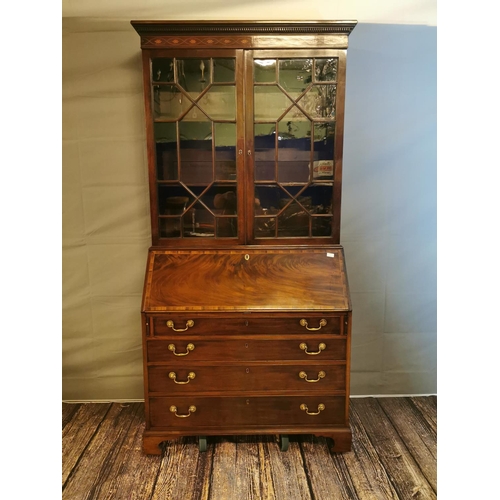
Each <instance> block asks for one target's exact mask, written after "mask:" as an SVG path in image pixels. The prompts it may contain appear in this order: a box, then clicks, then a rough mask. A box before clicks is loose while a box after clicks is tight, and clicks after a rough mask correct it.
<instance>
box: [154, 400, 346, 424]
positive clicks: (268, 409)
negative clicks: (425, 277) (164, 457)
mask: <svg viewBox="0 0 500 500" xmlns="http://www.w3.org/2000/svg"><path fill="white" fill-rule="evenodd" d="M149 420H150V426H151V427H169V428H175V429H180V428H184V429H186V428H189V429H195V428H197V427H227V426H230V427H234V426H240V425H245V426H249V427H252V426H271V425H272V426H281V425H284V426H292V425H293V426H296V425H298V426H301V425H302V426H305V427H306V426H307V427H310V426H311V425H317V424H321V425H336V424H344V423H345V396H269V397H250V398H244V397H227V398H221V397H217V398H216V397H212V398H211V397H189V396H188V397H175V396H174V397H158V398H155V397H153V398H150V399H149Z"/></svg>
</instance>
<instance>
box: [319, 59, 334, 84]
mask: <svg viewBox="0 0 500 500" xmlns="http://www.w3.org/2000/svg"><path fill="white" fill-rule="evenodd" d="M315 64H316V67H315V78H316V81H317V82H336V81H337V66H338V59H337V58H336V57H334V58H328V59H316V60H315Z"/></svg>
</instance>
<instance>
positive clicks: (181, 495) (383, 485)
mask: <svg viewBox="0 0 500 500" xmlns="http://www.w3.org/2000/svg"><path fill="white" fill-rule="evenodd" d="M436 404H437V401H436V398H435V397H432V396H427V397H424V396H421V397H411V398H410V397H398V398H393V397H391V398H353V399H352V401H351V405H350V407H351V419H350V420H351V428H352V432H353V443H352V450H351V451H349V452H346V453H332V452H331V451H330V449H329V446H328V440H326V439H325V438H323V437H315V436H312V435H309V434H304V435H297V436H291V437H290V446H289V449H288V451H286V452H282V451H281V450H280V447H279V443H278V441H277V437H276V436H272V435H267V436H263V435H262V436H261V435H258V434H255V435H251V436H213V437H209V439H208V447H207V451H206V452H200V451H199V449H198V442H197V440H196V439H195V438H194V437H185V438H178V439H174V440H172V441H170V442H168V443H166V444H165V445H164V446H163V448H162V454H161V455H144V454H143V453H142V450H141V436H142V432H143V430H144V407H143V404H142V403H130V404H127V403H122V404H120V403H86V404H64V403H63V410H62V417H63V438H62V447H63V460H62V472H63V481H62V483H63V492H62V498H63V499H64V500H80V499H82V500H83V499H85V500H97V499H111V498H112V499H114V500H131V499H135V500H153V499H169V500H186V499H193V500H194V499H205V500H234V499H240V498H241V499H248V500H260V499H268V500H274V499H280V500H302V499H304V500H312V499H314V500H332V499H335V500H344V499H346V500H351V499H352V500H356V499H358V500H385V499H389V500H415V499H416V500H428V499H433V498H436V491H437V487H436V481H435V478H436V423H437V420H436V415H437V409H436Z"/></svg>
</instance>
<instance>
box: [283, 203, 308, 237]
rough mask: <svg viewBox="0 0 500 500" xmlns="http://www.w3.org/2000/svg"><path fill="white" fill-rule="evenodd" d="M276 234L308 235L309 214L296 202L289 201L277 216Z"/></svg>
mask: <svg viewBox="0 0 500 500" xmlns="http://www.w3.org/2000/svg"><path fill="white" fill-rule="evenodd" d="M278 236H280V237H282V238H283V237H294V236H309V214H308V213H307V212H306V211H305V210H304V208H302V207H301V206H300V205H299V204H298V203H296V202H293V203H291V204H290V205H288V206H287V207H286V208H285V210H284V211H283V213H282V214H281V215H279V216H278Z"/></svg>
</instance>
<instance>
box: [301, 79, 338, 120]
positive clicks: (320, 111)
mask: <svg viewBox="0 0 500 500" xmlns="http://www.w3.org/2000/svg"><path fill="white" fill-rule="evenodd" d="M336 92H337V86H336V85H314V86H313V87H312V88H311V90H309V91H308V92H307V93H306V95H305V96H304V97H303V98H302V99H300V101H299V105H300V106H301V107H302V108H303V109H304V110H305V111H306V112H307V113H308V114H309V115H310V116H311V117H312V118H330V119H332V118H333V119H335V95H336Z"/></svg>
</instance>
